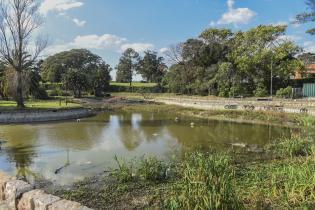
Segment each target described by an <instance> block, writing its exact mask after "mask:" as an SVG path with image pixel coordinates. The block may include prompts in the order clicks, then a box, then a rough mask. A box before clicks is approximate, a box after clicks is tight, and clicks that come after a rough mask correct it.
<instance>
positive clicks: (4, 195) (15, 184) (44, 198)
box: [0, 172, 91, 210]
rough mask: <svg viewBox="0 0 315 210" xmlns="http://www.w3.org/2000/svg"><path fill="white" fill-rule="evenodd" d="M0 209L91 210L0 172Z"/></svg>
mask: <svg viewBox="0 0 315 210" xmlns="http://www.w3.org/2000/svg"><path fill="white" fill-rule="evenodd" d="M0 210H91V209H89V208H87V207H85V206H82V205H81V204H80V203H77V202H73V201H68V200H65V199H62V198H59V197H57V196H54V195H50V194H46V193H45V192H44V191H43V190H36V189H34V188H33V187H32V186H31V185H30V184H28V183H26V182H24V181H21V180H16V178H12V177H9V176H7V175H6V174H4V173H2V172H0Z"/></svg>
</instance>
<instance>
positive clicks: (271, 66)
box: [267, 40, 277, 100]
mask: <svg viewBox="0 0 315 210" xmlns="http://www.w3.org/2000/svg"><path fill="white" fill-rule="evenodd" d="M274 42H277V40H274V41H272V42H270V43H269V44H268V46H267V48H270V50H271V64H270V99H271V100H272V99H273V67H274V61H273V59H274V56H275V52H274V49H272V48H271V45H273V47H277V46H276V45H275V43H274Z"/></svg>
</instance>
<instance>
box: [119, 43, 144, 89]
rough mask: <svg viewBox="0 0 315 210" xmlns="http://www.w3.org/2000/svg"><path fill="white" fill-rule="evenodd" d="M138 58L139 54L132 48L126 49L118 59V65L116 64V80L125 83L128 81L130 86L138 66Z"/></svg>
mask: <svg viewBox="0 0 315 210" xmlns="http://www.w3.org/2000/svg"><path fill="white" fill-rule="evenodd" d="M139 59H140V56H139V54H138V53H137V52H136V51H135V50H134V49H132V48H128V49H126V50H125V51H124V52H123V54H122V56H121V58H120V59H119V63H118V65H117V66H116V69H117V73H116V81H117V82H126V83H127V82H128V83H130V87H131V85H132V79H133V75H134V73H135V72H136V71H137V68H138V63H139Z"/></svg>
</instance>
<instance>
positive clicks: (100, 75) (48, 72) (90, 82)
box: [41, 49, 112, 97]
mask: <svg viewBox="0 0 315 210" xmlns="http://www.w3.org/2000/svg"><path fill="white" fill-rule="evenodd" d="M111 70H112V68H111V67H110V66H109V65H108V64H106V63H105V62H104V61H103V60H102V58H101V57H100V56H98V55H96V54H93V53H92V52H90V51H89V50H86V49H74V50H70V51H65V52H61V53H58V54H55V55H53V56H50V57H48V58H47V59H45V60H44V62H43V63H42V65H41V73H42V77H43V79H44V80H45V81H49V82H64V84H65V85H67V88H68V89H70V90H72V91H73V92H74V95H75V96H76V97H81V94H82V91H92V92H93V93H94V94H95V95H96V96H101V95H102V93H103V92H105V91H106V90H108V87H109V81H110V79H111V77H110V71H111Z"/></svg>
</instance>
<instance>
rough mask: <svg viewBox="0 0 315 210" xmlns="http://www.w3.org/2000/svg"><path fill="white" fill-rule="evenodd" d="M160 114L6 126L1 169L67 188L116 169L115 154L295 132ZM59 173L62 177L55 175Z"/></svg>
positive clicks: (1, 130)
mask: <svg viewBox="0 0 315 210" xmlns="http://www.w3.org/2000/svg"><path fill="white" fill-rule="evenodd" d="M174 119H175V116H171V115H169V114H161V113H159V114H156V113H148V112H145V113H128V112H124V113H104V114H100V115H98V116H96V117H94V118H89V119H86V120H83V121H82V122H81V123H77V122H63V123H52V124H50V123H49V124H29V125H1V126H0V141H1V142H2V150H1V152H0V170H4V171H7V172H9V173H11V174H12V175H17V176H19V177H26V178H28V179H29V180H32V179H33V178H35V177H36V176H42V177H44V178H46V179H49V180H52V181H57V182H59V183H60V184H66V183H69V182H72V181H76V180H80V179H82V178H84V177H86V176H91V175H95V174H97V173H101V172H102V171H103V170H106V169H108V168H109V167H113V165H112V164H113V157H114V155H117V156H120V157H124V158H126V159H129V158H134V157H139V156H142V155H156V156H158V157H160V158H165V159H168V158H170V157H172V156H173V155H174V154H175V153H176V152H179V153H184V152H186V151H193V150H196V149H208V148H210V147H216V148H218V149H220V148H226V147H227V146H228V145H230V144H231V143H245V144H251V145H261V146H263V145H264V144H266V143H267V142H270V141H272V140H274V139H275V138H278V137H279V136H289V135H290V134H291V132H292V130H290V129H289V128H282V127H272V126H263V125H251V124H237V123H229V122H218V121H198V122H196V123H195V124H196V126H194V127H190V122H191V121H189V120H182V121H181V122H178V123H176V122H175V121H174ZM56 171H57V174H56V173H55V172H56Z"/></svg>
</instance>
